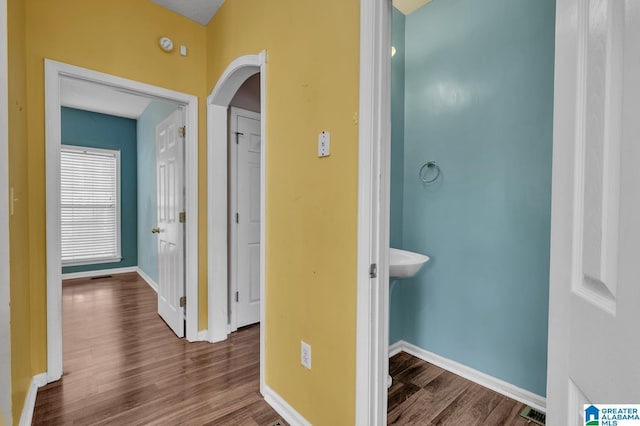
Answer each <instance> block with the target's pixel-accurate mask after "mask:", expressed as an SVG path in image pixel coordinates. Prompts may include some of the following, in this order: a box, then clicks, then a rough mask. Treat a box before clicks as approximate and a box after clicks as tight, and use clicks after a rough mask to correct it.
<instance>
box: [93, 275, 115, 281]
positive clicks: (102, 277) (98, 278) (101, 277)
mask: <svg viewBox="0 0 640 426" xmlns="http://www.w3.org/2000/svg"><path fill="white" fill-rule="evenodd" d="M105 278H113V275H100V276H99V277H91V279H92V280H102V279H105Z"/></svg>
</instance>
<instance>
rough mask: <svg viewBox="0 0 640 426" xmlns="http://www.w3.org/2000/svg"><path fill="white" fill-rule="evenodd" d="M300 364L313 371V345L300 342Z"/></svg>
mask: <svg viewBox="0 0 640 426" xmlns="http://www.w3.org/2000/svg"><path fill="white" fill-rule="evenodd" d="M300 364H302V365H303V366H304V367H306V368H308V369H309V370H311V345H309V344H308V343H306V342H304V341H300Z"/></svg>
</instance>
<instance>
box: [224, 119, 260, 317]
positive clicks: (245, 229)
mask: <svg viewBox="0 0 640 426" xmlns="http://www.w3.org/2000/svg"><path fill="white" fill-rule="evenodd" d="M231 132H232V149H233V150H234V151H235V152H234V154H235V155H232V159H231V161H232V163H233V164H231V170H232V173H233V176H232V181H234V184H232V186H231V191H232V200H233V201H232V203H231V204H232V206H234V207H235V212H236V213H237V215H238V216H237V217H238V221H237V223H234V224H232V226H234V227H235V229H234V232H232V233H231V235H232V239H235V241H234V242H233V243H232V245H231V246H232V253H231V263H232V265H231V269H232V294H233V291H236V292H237V293H236V294H237V297H236V298H234V299H232V300H231V311H232V318H234V319H235V326H236V328H237V327H242V326H245V325H249V324H253V323H256V322H259V321H260V150H261V135H260V114H257V113H253V112H249V111H244V110H240V109H236V108H233V109H232V112H231ZM234 140H235V141H236V142H237V143H235V144H233V141H234ZM233 145H235V146H233ZM231 217H232V218H233V217H236V216H235V214H233V213H232V215H231Z"/></svg>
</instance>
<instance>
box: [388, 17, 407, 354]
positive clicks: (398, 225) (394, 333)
mask: <svg viewBox="0 0 640 426" xmlns="http://www.w3.org/2000/svg"><path fill="white" fill-rule="evenodd" d="M404 32H405V16H404V14H403V13H402V12H400V11H399V10H397V9H396V8H393V15H392V21H391V45H392V46H393V47H395V48H396V54H395V55H394V56H393V57H392V58H391V200H390V201H391V212H390V214H391V221H390V228H389V233H390V235H389V243H390V245H391V247H397V248H400V247H402V208H403V198H404V189H403V182H404V62H405V43H404ZM400 291H401V287H398V285H397V284H396V285H395V286H393V287H392V292H391V293H390V297H389V300H390V305H389V309H390V310H389V317H390V322H389V325H390V328H389V342H390V343H393V342H395V341H397V340H400V339H401V338H402V330H403V328H404V324H403V321H402V319H403V318H404V317H403V316H402V315H401V312H402V309H403V307H402V304H401V299H400V297H399V293H400Z"/></svg>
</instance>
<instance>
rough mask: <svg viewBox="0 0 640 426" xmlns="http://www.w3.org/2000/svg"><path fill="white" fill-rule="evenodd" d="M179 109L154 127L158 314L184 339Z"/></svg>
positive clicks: (182, 150) (182, 193)
mask: <svg viewBox="0 0 640 426" xmlns="http://www.w3.org/2000/svg"><path fill="white" fill-rule="evenodd" d="M182 125H183V117H182V110H178V111H176V112H174V113H173V114H171V115H170V116H169V117H167V118H166V119H165V120H164V121H162V122H161V123H160V124H159V125H158V127H157V128H156V163H157V184H158V225H157V229H156V231H157V234H156V235H157V236H158V314H160V316H161V317H162V319H163V320H164V321H165V322H166V323H167V324H168V325H169V327H171V329H172V330H173V331H174V332H175V333H176V335H177V336H178V337H184V309H183V308H182V307H180V298H181V297H182V296H183V295H184V223H180V220H179V219H180V212H182V211H183V209H184V166H183V165H184V145H183V143H182V141H181V139H182V137H181V136H179V134H178V131H179V128H180V127H181V126H182Z"/></svg>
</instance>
